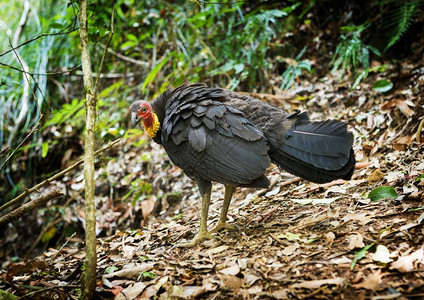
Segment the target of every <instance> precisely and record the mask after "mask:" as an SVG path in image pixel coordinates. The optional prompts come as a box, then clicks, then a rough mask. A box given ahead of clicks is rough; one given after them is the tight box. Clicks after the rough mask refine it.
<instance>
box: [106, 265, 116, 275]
mask: <svg viewBox="0 0 424 300" xmlns="http://www.w3.org/2000/svg"><path fill="white" fill-rule="evenodd" d="M116 270H118V267H117V266H109V267H107V268H106V270H105V274H110V273H113V272H115V271H116Z"/></svg>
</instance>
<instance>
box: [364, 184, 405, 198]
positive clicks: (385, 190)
mask: <svg viewBox="0 0 424 300" xmlns="http://www.w3.org/2000/svg"><path fill="white" fill-rule="evenodd" d="M398 196H399V195H398V193H397V192H396V190H395V189H394V188H392V187H391V186H379V187H378V188H375V189H373V190H372V191H371V192H370V193H369V194H368V197H367V198H369V199H371V201H379V200H383V199H396V198H397V197H398Z"/></svg>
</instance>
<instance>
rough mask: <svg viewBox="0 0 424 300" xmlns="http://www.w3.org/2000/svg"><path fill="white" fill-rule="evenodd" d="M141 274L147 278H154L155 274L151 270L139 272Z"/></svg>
mask: <svg viewBox="0 0 424 300" xmlns="http://www.w3.org/2000/svg"><path fill="white" fill-rule="evenodd" d="M141 276H143V277H144V278H147V279H155V278H156V275H155V273H153V272H143V273H141Z"/></svg>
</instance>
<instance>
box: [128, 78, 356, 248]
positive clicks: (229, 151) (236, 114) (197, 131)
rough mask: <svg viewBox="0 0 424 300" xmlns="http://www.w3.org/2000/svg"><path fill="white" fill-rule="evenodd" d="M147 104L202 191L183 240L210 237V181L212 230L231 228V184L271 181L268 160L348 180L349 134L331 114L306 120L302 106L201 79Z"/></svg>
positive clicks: (163, 138) (170, 150)
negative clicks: (215, 214) (193, 234)
mask: <svg viewBox="0 0 424 300" xmlns="http://www.w3.org/2000/svg"><path fill="white" fill-rule="evenodd" d="M141 106H142V105H141V104H140V103H138V102H134V103H133V104H132V106H131V108H130V110H131V111H132V112H133V114H136V115H137V113H138V111H139V109H140V107H141ZM151 108H152V110H153V112H154V113H156V115H157V116H158V121H159V123H160V127H159V131H158V132H157V134H156V136H155V137H153V139H154V141H155V142H157V143H159V144H162V145H163V147H164V148H165V150H166V152H167V154H168V156H169V158H170V159H171V161H172V162H173V163H174V164H175V165H177V166H179V167H180V168H182V169H183V170H184V172H185V173H186V174H187V175H188V176H189V177H190V178H192V179H193V180H195V181H196V183H197V184H198V186H199V190H200V193H201V195H202V198H203V201H202V217H201V226H200V232H199V235H198V237H197V238H196V239H195V240H194V241H193V242H192V243H189V244H187V245H189V246H191V245H194V244H196V243H197V242H198V241H199V240H202V239H205V238H209V237H210V234H209V233H210V232H208V231H207V230H206V219H207V210H208V206H209V201H210V191H211V182H219V183H223V184H224V185H226V193H225V197H224V207H223V212H222V214H221V218H220V220H219V222H218V225H217V227H216V228H215V229H214V230H212V232H215V231H217V230H219V229H221V228H222V227H230V226H229V225H228V224H227V223H226V222H225V221H226V214H227V210H228V205H229V202H230V200H231V196H232V193H233V191H234V187H237V186H243V187H267V186H268V185H269V181H268V179H267V178H266V177H265V172H266V169H267V167H268V166H269V165H270V162H273V163H275V164H277V165H278V166H280V167H281V168H283V169H285V170H287V171H288V172H290V173H293V174H295V175H297V176H300V177H302V178H305V179H307V180H310V181H314V182H318V183H323V182H328V181H332V180H334V179H337V178H343V179H349V178H350V177H351V175H352V173H353V169H354V164H355V158H354V154H353V150H352V143H353V136H352V134H351V133H349V132H348V131H347V128H346V124H345V123H343V122H340V121H337V120H329V121H322V122H311V121H310V120H309V118H308V116H307V115H306V113H299V112H295V113H291V114H289V113H286V112H284V111H282V110H280V109H278V108H276V107H273V106H271V105H268V104H266V103H264V102H262V101H260V100H257V99H254V98H252V97H249V96H246V95H240V94H237V93H234V92H231V91H227V90H224V89H221V88H208V87H207V86H206V85H205V84H191V85H190V84H183V85H181V86H179V87H177V88H176V89H174V90H167V91H166V92H164V93H163V94H162V95H160V96H159V97H157V98H156V99H155V100H154V101H153V102H152V103H151ZM137 116H141V115H137ZM134 118H136V117H134Z"/></svg>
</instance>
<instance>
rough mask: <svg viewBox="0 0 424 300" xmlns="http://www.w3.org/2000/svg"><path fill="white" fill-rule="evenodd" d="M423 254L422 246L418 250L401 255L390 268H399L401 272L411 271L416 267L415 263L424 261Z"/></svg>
mask: <svg viewBox="0 0 424 300" xmlns="http://www.w3.org/2000/svg"><path fill="white" fill-rule="evenodd" d="M423 254H424V252H423V249H422V248H420V249H418V250H417V251H415V252H413V253H411V254H410V255H405V256H401V257H399V259H398V260H397V261H395V262H394V263H392V264H391V266H390V269H397V270H398V271H399V272H403V273H406V272H411V271H412V270H414V269H415V267H414V263H416V262H421V263H424V259H423V258H424V255H423Z"/></svg>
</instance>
